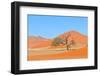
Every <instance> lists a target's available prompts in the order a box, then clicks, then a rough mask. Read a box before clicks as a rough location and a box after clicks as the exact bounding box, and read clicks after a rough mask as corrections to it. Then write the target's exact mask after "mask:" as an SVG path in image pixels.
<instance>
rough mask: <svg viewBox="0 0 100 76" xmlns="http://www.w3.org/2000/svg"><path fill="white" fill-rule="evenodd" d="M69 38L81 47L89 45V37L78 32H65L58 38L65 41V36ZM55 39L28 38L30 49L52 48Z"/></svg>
mask: <svg viewBox="0 0 100 76" xmlns="http://www.w3.org/2000/svg"><path fill="white" fill-rule="evenodd" d="M67 35H70V36H69V41H70V40H74V42H75V43H76V44H77V45H78V46H79V45H80V46H83V45H87V36H85V35H82V34H80V33H79V32H76V31H69V32H65V33H63V34H61V35H59V36H57V37H59V38H62V39H64V37H65V36H67ZM52 41H53V39H47V38H44V37H41V36H37V37H36V36H29V37H28V48H30V49H32V48H41V47H48V46H51V43H52Z"/></svg>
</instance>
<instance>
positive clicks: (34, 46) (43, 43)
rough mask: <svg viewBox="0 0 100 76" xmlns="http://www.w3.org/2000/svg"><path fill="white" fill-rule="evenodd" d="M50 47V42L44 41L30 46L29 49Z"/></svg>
mask: <svg viewBox="0 0 100 76" xmlns="http://www.w3.org/2000/svg"><path fill="white" fill-rule="evenodd" d="M50 45H51V41H49V40H46V41H39V42H37V43H35V44H32V45H31V48H41V47H48V46H50Z"/></svg>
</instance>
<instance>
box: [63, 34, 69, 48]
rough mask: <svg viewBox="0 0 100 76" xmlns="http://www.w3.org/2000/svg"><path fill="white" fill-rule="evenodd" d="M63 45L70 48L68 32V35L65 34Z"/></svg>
mask: <svg viewBox="0 0 100 76" xmlns="http://www.w3.org/2000/svg"><path fill="white" fill-rule="evenodd" d="M64 37H65V45H66V49H67V50H69V49H70V45H69V37H70V33H69V34H68V35H66V34H65V36H64Z"/></svg>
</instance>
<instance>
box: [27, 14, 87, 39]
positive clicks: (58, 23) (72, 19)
mask: <svg viewBox="0 0 100 76" xmlns="http://www.w3.org/2000/svg"><path fill="white" fill-rule="evenodd" d="M87 27H88V18H87V17H77V16H48V15H28V36H42V37H45V38H54V37H56V36H58V35H60V34H63V33H64V32H68V31H72V30H74V31H77V32H80V33H81V34H84V35H87V33H88V28H87Z"/></svg>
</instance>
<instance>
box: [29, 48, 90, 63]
mask: <svg viewBox="0 0 100 76" xmlns="http://www.w3.org/2000/svg"><path fill="white" fill-rule="evenodd" d="M87 57H88V49H87V47H84V48H80V49H77V50H69V51H67V50H66V51H64V52H62V53H56V54H44V55H43V54H42V55H34V54H31V55H28V60H29V61H32V60H55V59H76V58H77V59H79V58H87Z"/></svg>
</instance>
